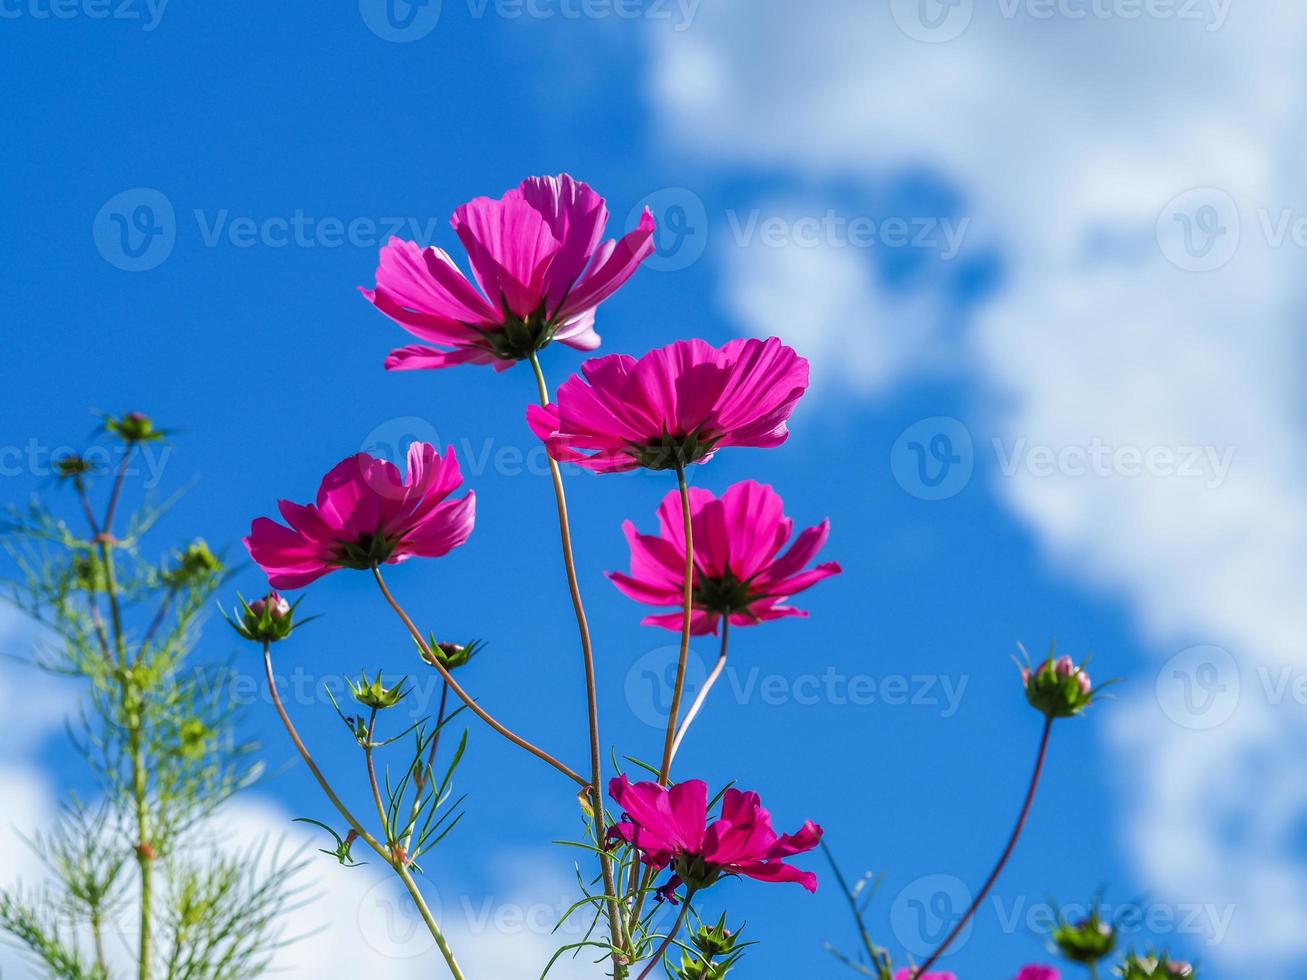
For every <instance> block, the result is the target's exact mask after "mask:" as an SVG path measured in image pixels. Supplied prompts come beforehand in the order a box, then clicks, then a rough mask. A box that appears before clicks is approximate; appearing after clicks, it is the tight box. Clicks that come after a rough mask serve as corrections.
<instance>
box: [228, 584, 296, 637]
mask: <svg viewBox="0 0 1307 980" xmlns="http://www.w3.org/2000/svg"><path fill="white" fill-rule="evenodd" d="M237 598H238V599H239V600H240V608H239V609H237V610H234V612H235V618H232V617H228V616H227V614H226V612H225V611H224V612H223V617H224V618H226V620H227V622H229V623H231V626H232V629H234V630H235V631H236V632H237V633H239V634H240V635H241V636H242V637H244V638H245V639H247V640H251V641H253V642H255V643H276V642H278V641H279V640H284V639H286V637H288V636H290V635H291V633H292V632H294V631H295V628H296V627H298V626H303V625H304V624H305V623H307V622H309V621H310V620H312V619H313V618H314V617H312V616H310V617H309V619H304V620H300V621H299V622H298V623H297V622H295V609H296V607H298V606H299V604H300V602H302V601H303V599H302V598H300V599H296V600H295V602H294V603H293V604H292V603H289V602H287V601H286V600H285V599H284V598H283V597H282V596H281V595H280V594H279V593H278V592H276V591H275V590H274V591H272V592H269V593H268V594H267V595H266V596H264V597H263V598H262V599H256V600H255V601H254V602H251V603H247V602H246V601H245V599H244V598H243V597H241V596H237Z"/></svg>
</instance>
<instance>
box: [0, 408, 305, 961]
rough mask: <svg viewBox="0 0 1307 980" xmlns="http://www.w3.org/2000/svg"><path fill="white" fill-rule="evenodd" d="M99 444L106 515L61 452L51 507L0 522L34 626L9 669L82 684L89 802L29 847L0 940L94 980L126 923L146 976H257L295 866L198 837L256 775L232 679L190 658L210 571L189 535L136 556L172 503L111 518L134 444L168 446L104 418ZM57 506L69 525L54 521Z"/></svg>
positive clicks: (155, 433)
mask: <svg viewBox="0 0 1307 980" xmlns="http://www.w3.org/2000/svg"><path fill="white" fill-rule="evenodd" d="M105 431H106V432H107V433H109V434H111V435H113V436H115V437H116V438H117V439H118V440H119V441H120V443H121V446H120V449H119V451H120V453H121V455H120V457H119V462H118V465H117V467H116V468H115V469H114V471H113V473H112V476H111V479H112V482H111V484H110V486H109V491H108V494H107V501H106V502H105V503H104V504H103V505H102V506H103V511H102V512H101V513H102V514H103V516H99V514H98V513H97V509H96V508H95V506H94V504H93V499H92V494H91V489H92V481H93V480H95V479H97V478H98V477H99V476H100V475H101V474H99V473H97V472H96V471H95V469H94V468H93V467H91V466H90V465H87V464H86V463H85V457H82V456H77V455H73V456H67V457H64V458H62V459H61V460H59V461H58V464H57V466H56V475H57V481H58V484H57V488H56V493H54V494H50V495H49V499H40V498H37V499H33V500H32V502H31V503H30V504H29V505H28V506H26V507H24V508H11V509H10V510H9V511H8V512H6V513H5V515H4V516H3V517H2V518H0V545H2V546H3V547H4V549H5V552H6V553H7V554H8V556H9V558H10V559H11V560H12V564H13V568H14V570H15V572H14V575H13V577H12V579H11V580H9V581H8V583H7V587H6V588H5V589H4V593H3V598H5V599H7V600H8V601H10V602H11V603H12V604H14V605H15V606H17V607H18V608H19V609H20V610H22V611H23V612H25V613H26V614H27V616H28V617H29V618H30V619H31V620H32V621H33V622H34V623H35V624H36V625H37V627H38V634H37V635H38V639H37V640H36V641H34V643H33V644H32V647H31V649H29V650H28V651H26V652H25V653H24V654H23V655H22V657H21V658H20V659H23V660H25V661H26V662H27V663H29V664H30V665H31V666H33V667H35V668H37V670H39V671H43V672H46V673H50V674H59V675H63V676H65V677H71V678H76V679H78V680H79V681H81V682H82V684H83V686H84V692H85V696H84V698H83V701H82V705H81V708H80V710H79V712H78V714H77V716H76V717H74V718H72V719H70V720H69V725H68V727H69V732H70V735H71V737H72V739H73V741H74V744H75V745H76V747H77V749H78V750H79V751H80V752H81V754H82V755H83V757H84V758H85V760H86V763H87V766H88V768H89V770H90V774H91V776H92V777H93V780H94V783H95V786H96V790H97V797H98V803H97V804H96V805H95V806H94V807H88V806H86V805H84V804H83V803H81V802H80V801H79V800H78V799H76V798H70V799H69V801H68V802H67V803H66V804H65V806H64V808H63V812H62V814H61V815H60V818H59V819H58V821H56V823H55V824H54V825H53V826H52V827H50V828H48V829H46V830H43V831H42V832H40V833H38V834H36V835H35V836H34V837H33V838H32V840H31V844H32V846H33V847H34V849H35V850H36V851H37V852H38V853H39V854H40V855H41V856H42V857H43V859H44V860H45V863H46V864H47V866H48V867H49V869H50V872H51V876H52V879H53V880H52V882H51V883H50V884H49V885H48V886H47V887H46V888H44V889H42V890H40V891H37V892H33V891H30V890H28V891H17V890H16V891H13V892H10V893H3V894H0V932H3V933H5V934H7V936H8V937H9V938H10V939H11V940H12V941H14V942H15V943H17V944H18V945H20V946H21V947H23V948H25V949H26V950H27V951H28V952H29V953H30V954H31V955H32V957H33V959H34V961H36V962H37V963H38V964H40V965H41V966H42V967H43V969H44V970H45V971H46V972H47V973H48V974H49V975H50V976H52V977H88V978H108V977H109V976H110V973H109V964H108V963H107V961H106V958H105V953H104V936H105V934H106V932H108V931H109V930H110V929H112V930H113V931H114V932H115V933H121V932H123V931H124V930H123V929H122V928H121V926H122V925H123V924H124V923H121V922H120V921H119V920H120V918H126V919H128V920H130V921H131V922H133V923H135V922H139V929H140V931H139V937H138V942H137V945H136V948H135V949H134V950H133V952H134V955H135V958H136V959H137V965H138V969H137V970H135V971H134V972H136V973H137V975H138V976H139V977H141V978H142V980H146V978H149V977H150V976H152V975H157V974H163V975H166V976H167V977H169V978H173V977H178V978H183V977H184V978H196V980H198V978H211V980H239V978H244V977H253V976H256V975H257V974H258V973H259V972H260V971H261V970H262V968H263V966H264V965H265V964H266V962H267V958H268V956H269V955H270V954H271V951H272V950H273V949H275V948H276V945H277V942H278V932H277V928H276V921H275V920H276V917H277V914H278V913H279V912H280V911H281V910H282V909H283V908H284V907H285V904H286V902H287V901H288V900H289V898H290V896H291V890H290V888H289V879H290V877H291V876H292V875H293V873H294V871H295V870H296V868H297V867H298V865H297V864H296V863H294V862H293V861H282V860H281V859H280V858H279V857H277V856H276V855H268V854H265V853H263V852H262V851H260V852H259V853H258V854H247V855H244V856H242V857H240V858H227V857H220V856H215V855H217V853H218V852H217V851H216V849H215V847H214V846H212V842H210V841H207V840H205V839H204V837H203V826H204V824H205V822H206V820H207V819H208V818H210V817H211V816H213V814H214V813H215V811H216V810H217V809H218V808H219V807H220V806H221V805H222V804H223V803H224V802H225V801H226V800H228V799H229V798H230V797H231V795H232V794H233V793H236V792H237V791H239V790H240V789H242V788H244V787H246V786H248V785H249V784H250V783H251V782H252V781H253V780H255V779H257V778H258V776H259V773H260V768H259V765H258V764H257V763H256V762H254V761H253V757H252V753H253V751H254V749H255V746H254V745H253V744H252V743H249V742H246V741H242V740H241V739H240V738H239V737H238V736H237V734H236V727H237V722H238V717H237V716H238V708H237V705H236V703H235V700H234V698H233V697H232V694H231V691H230V689H229V688H228V686H227V685H228V682H229V680H230V674H229V672H226V671H222V670H219V669H217V668H216V666H210V667H207V668H205V667H196V666H194V665H192V663H191V662H190V656H191V653H192V651H193V649H194V646H195V644H196V642H197V641H198V639H199V637H200V629H201V620H202V614H203V612H204V610H205V609H206V608H207V607H208V604H209V603H210V601H211V599H212V597H213V594H214V591H215V590H216V589H217V588H218V587H219V586H220V585H221V584H222V583H223V582H224V580H225V571H224V567H223V562H222V559H221V557H220V555H217V554H215V553H214V552H213V551H212V550H211V549H210V548H209V546H208V545H207V544H206V543H205V542H204V541H203V540H202V539H196V540H194V541H192V542H190V543H187V544H185V545H183V546H182V547H180V548H176V549H171V550H170V551H167V552H164V557H162V558H158V559H151V558H149V557H147V556H146V555H145V554H144V551H143V538H144V536H145V535H146V534H147V533H149V532H150V531H152V530H153V529H154V528H155V526H156V525H157V523H158V521H159V519H160V517H161V516H162V515H163V514H164V513H165V512H166V510H167V509H168V507H169V506H170V504H171V501H169V502H166V503H164V504H162V505H158V504H155V503H153V502H152V501H149V500H146V501H144V502H143V503H142V505H141V507H140V508H139V509H138V510H136V511H135V512H134V513H129V514H125V515H123V517H122V519H121V520H117V521H116V518H117V517H118V512H119V509H120V503H121V501H122V497H123V492H124V489H125V488H126V485H127V482H128V481H127V477H128V475H129V473H130V465H129V464H130V462H131V460H132V457H133V454H134V453H135V452H136V451H137V447H138V446H139V445H141V444H142V443H147V442H153V441H157V440H158V439H161V438H163V437H164V435H165V433H164V431H163V430H160V429H157V428H155V426H154V424H153V423H152V422H151V421H150V420H149V419H148V418H146V417H145V416H142V415H139V413H129V414H127V415H124V416H122V417H120V418H111V419H108V420H106V423H105ZM69 492H71V493H72V494H73V495H74V496H75V498H76V499H75V502H76V505H77V506H76V508H75V510H74V512H75V513H77V514H78V515H79V519H78V520H77V521H70V520H69V519H66V518H65V517H63V516H61V514H60V513H58V512H57V510H56V507H57V506H62V505H64V503H65V502H66V500H67V496H66V495H67V494H68V493H69ZM61 493H62V494H63V495H64V496H63V497H62V498H61V496H60V494H61ZM174 499H175V498H174ZM69 509H73V508H71V507H70V508H69ZM115 523H120V524H122V525H124V528H123V529H122V530H119V529H118V528H116V527H115ZM32 682H33V683H40V681H39V674H34V675H33V681H32ZM138 895H139V909H132V910H131V914H130V915H129V916H124V912H125V909H124V906H125V905H127V904H128V902H127V897H128V896H130V897H131V898H132V899H133V903H135V901H136V896H138ZM79 943H80V944H84V945H86V946H88V947H89V951H88V950H84V949H82V948H81V946H80V945H79Z"/></svg>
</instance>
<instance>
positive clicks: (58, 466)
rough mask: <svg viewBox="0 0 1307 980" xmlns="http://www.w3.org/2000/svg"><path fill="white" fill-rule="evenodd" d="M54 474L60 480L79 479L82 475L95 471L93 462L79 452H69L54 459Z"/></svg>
mask: <svg viewBox="0 0 1307 980" xmlns="http://www.w3.org/2000/svg"><path fill="white" fill-rule="evenodd" d="M54 472H55V476H57V477H59V479H61V480H73V481H74V482H76V481H78V480H80V479H81V478H82V477H84V476H87V475H88V474H91V473H94V472H95V464H94V463H92V462H91V461H90V460H89V459H87V458H86V457H85V456H83V455H82V454H81V453H69V454H68V455H66V456H60V457H59V458H58V459H56V460H55V461H54Z"/></svg>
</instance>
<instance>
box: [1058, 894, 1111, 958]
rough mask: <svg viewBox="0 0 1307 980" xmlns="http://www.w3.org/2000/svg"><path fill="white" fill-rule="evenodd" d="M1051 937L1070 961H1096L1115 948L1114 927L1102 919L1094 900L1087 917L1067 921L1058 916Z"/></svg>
mask: <svg viewBox="0 0 1307 980" xmlns="http://www.w3.org/2000/svg"><path fill="white" fill-rule="evenodd" d="M1052 939H1053V945H1055V946H1056V947H1057V948H1058V951H1059V952H1060V953H1061V954H1062V955H1063V956H1064V957H1066V958H1067V959H1068V960H1070V961H1071V962H1072V963H1097V962H1098V961H1099V960H1101V959H1104V958H1105V957H1107V956H1108V955H1110V954H1111V952H1112V950H1114V949H1115V948H1116V929H1115V927H1113V925H1112V924H1111V923H1110V922H1105V921H1103V917H1102V915H1101V914H1100V911H1099V907H1098V903H1097V902H1095V903H1094V907H1093V909H1092V910H1091V911H1090V913H1089V917H1088V918H1087V919H1081V920H1080V921H1079V922H1068V921H1067V920H1066V919H1064V918H1062V917H1061V916H1059V917H1058V923H1057V926H1056V927H1055V928H1054V929H1053V935H1052Z"/></svg>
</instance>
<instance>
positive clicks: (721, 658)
mask: <svg viewBox="0 0 1307 980" xmlns="http://www.w3.org/2000/svg"><path fill="white" fill-rule="evenodd" d="M730 632H731V617H730V616H723V617H722V649H721V652H720V653H719V654H718V655H717V663H715V664H713V669H712V671H711V672H710V673H709V674H708V678H707V679H706V680H705V681H704V682H703V687H701V688H699V693H698V694H696V695H695V696H694V703H693V704H692V705H690V710H689V711H687V712H686V713H685V721H683V722H681V728H680V730H679V731H678V732H677V733H676V741H675V742H673V743H672V758H673V759H675V758H676V753H677V752H679V751H680V750H681V742H682V741H683V740H684V739H685V733H686V732H688V731H689V730H690V725H691V724H693V722H694V719H695V718H696V717H697V716H698V714H699V711H700V710H701V709H702V708H703V703H704V701H706V700H708V692H709V691H711V690H712V687H713V685H714V684H716V683H717V678H719V677H721V676H722V671H723V670H725V669H726V643H727V638H728V637H729V636H730Z"/></svg>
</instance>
